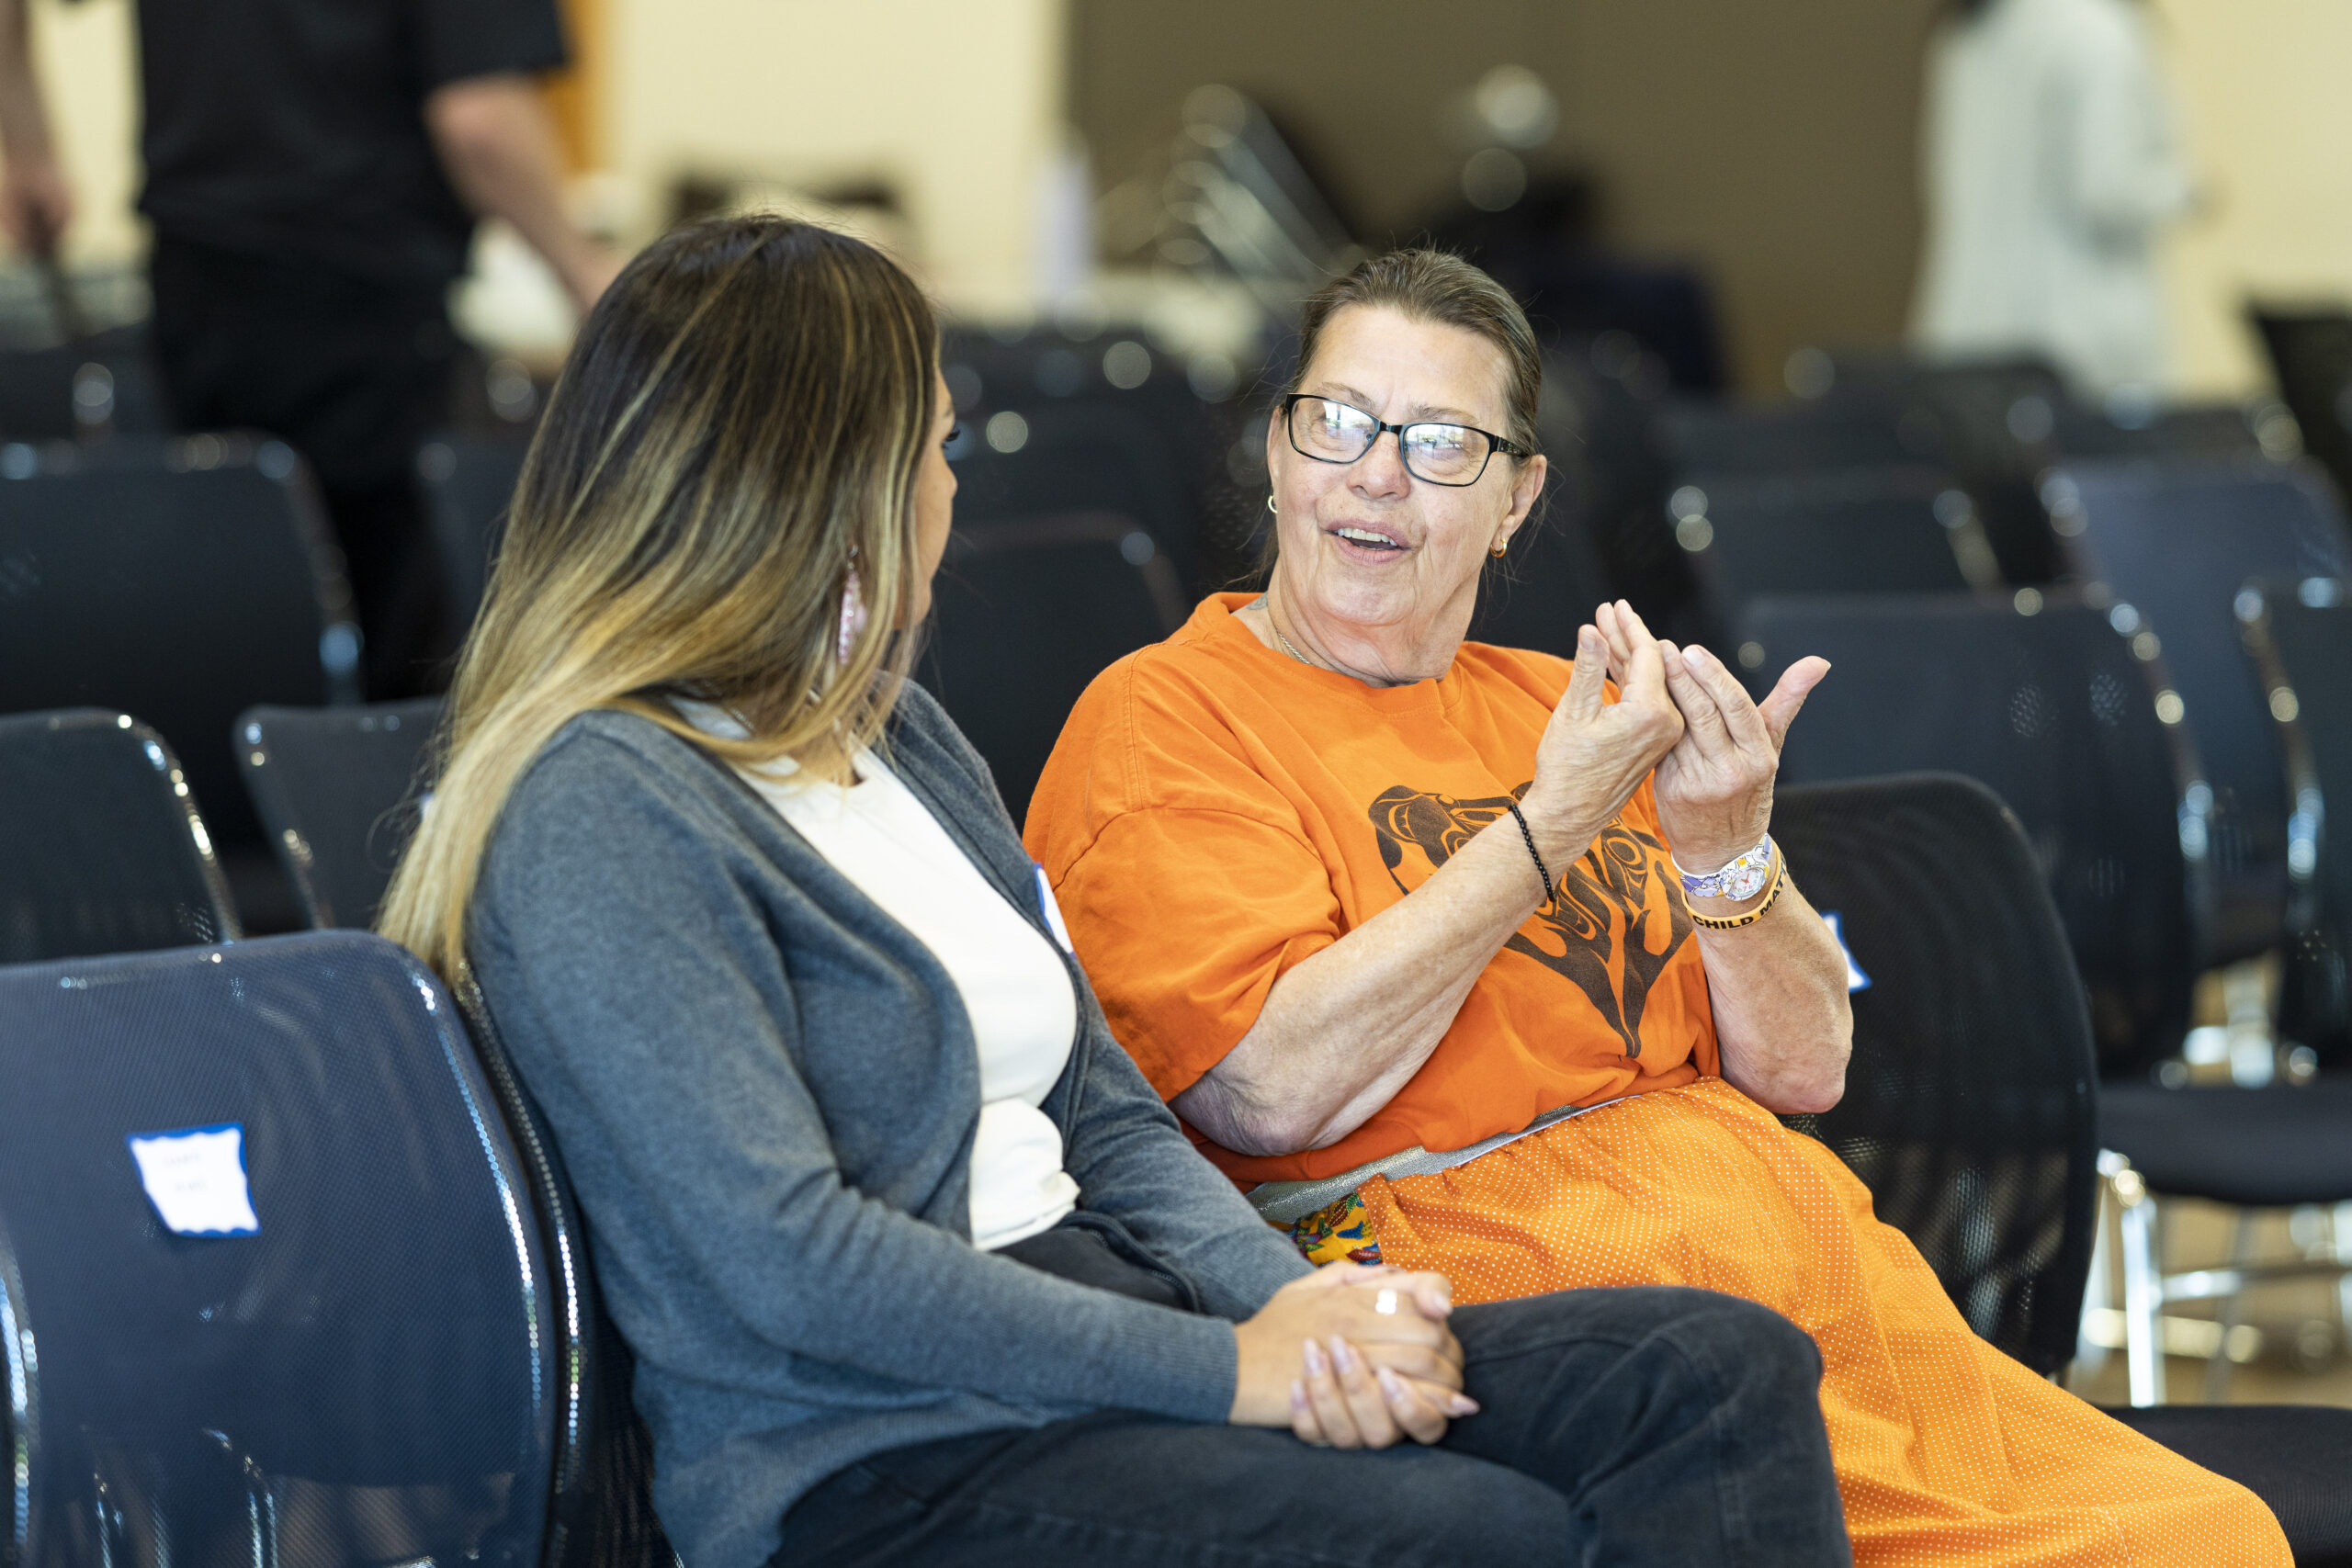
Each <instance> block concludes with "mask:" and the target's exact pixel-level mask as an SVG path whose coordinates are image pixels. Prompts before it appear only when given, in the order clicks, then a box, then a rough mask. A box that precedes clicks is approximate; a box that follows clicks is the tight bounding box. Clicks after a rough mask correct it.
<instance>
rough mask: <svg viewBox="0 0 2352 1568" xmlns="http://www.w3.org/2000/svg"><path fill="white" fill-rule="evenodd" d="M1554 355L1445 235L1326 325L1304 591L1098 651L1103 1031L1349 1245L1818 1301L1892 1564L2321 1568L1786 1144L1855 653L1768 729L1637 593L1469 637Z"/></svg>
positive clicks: (1061, 749)
mask: <svg viewBox="0 0 2352 1568" xmlns="http://www.w3.org/2000/svg"><path fill="white" fill-rule="evenodd" d="M1541 374H1542V372H1541V362H1540V359H1539V357H1538V355H1537V353H1536V349H1535V344H1534V341H1533V338H1532V333H1530V331H1529V328H1528V324H1527V321H1526V318H1525V317H1524V315H1522V314H1521V310H1520V309H1519V307H1518V305H1517V304H1516V302H1514V301H1513V300H1512V299H1510V296H1509V295H1508V294H1507V293H1505V292H1504V291H1503V290H1502V289H1501V288H1498V286H1497V285H1495V284H1494V282H1493V281H1492V280H1491V279H1489V278H1487V276H1486V275H1484V274H1483V273H1480V272H1479V271H1477V270H1476V268H1475V267H1472V266H1470V265H1468V264H1466V263H1464V262H1462V261H1460V260H1458V259H1456V258H1453V257H1450V256H1445V255H1441V254H1433V253H1430V252H1426V251H1404V252H1398V253H1395V254H1390V255H1386V256H1382V257H1378V258H1375V259H1374V260H1372V261H1369V262H1366V263H1365V264H1363V265H1362V266H1360V267H1358V268H1357V269H1356V270H1355V271H1354V272H1352V273H1351V274H1350V275H1348V276H1345V277H1343V278H1340V279H1339V280H1338V281H1336V282H1334V283H1333V284H1331V285H1329V287H1327V288H1324V289H1323V290H1322V291H1320V292H1319V293H1318V294H1317V295H1316V296H1315V297H1314V298H1312V299H1309V300H1308V301H1307V304H1306V311H1305V314H1304V318H1303V321H1302V325H1301V333H1300V355H1299V368H1298V378H1297V381H1296V383H1295V386H1294V387H1293V388H1292V389H1291V392H1290V395H1289V396H1287V397H1285V398H1283V400H1282V401H1281V403H1280V404H1279V406H1278V408H1277V409H1276V411H1275V412H1274V414H1273V417H1272V420H1271V421H1270V423H1269V425H1268V429H1267V434H1266V456H1267V461H1268V466H1269V468H1270V469H1271V471H1272V480H1273V493H1272V496H1271V497H1270V498H1269V500H1268V502H1267V504H1268V506H1269V507H1270V508H1271V509H1272V512H1273V513H1274V517H1275V523H1274V528H1273V535H1274V540H1275V548H1276V556H1275V559H1274V562H1273V566H1272V572H1271V575H1270V578H1269V581H1268V583H1267V587H1266V591H1265V592H1263V593H1262V594H1254V595H1253V594H1248V593H1227V594H1220V595H1216V596H1214V597H1212V598H1210V599H1208V600H1207V601H1205V602H1204V604H1201V606H1200V607H1199V609H1198V610H1197V611H1195V612H1194V614H1193V618H1192V620H1191V622H1190V623H1189V624H1188V625H1186V626H1184V627H1183V628H1182V630H1181V631H1179V632H1178V633H1177V634H1176V635H1175V636H1174V637H1170V639H1169V640H1168V641H1166V642H1165V643H1161V644H1159V645H1158V646H1156V647H1153V648H1149V649H1144V650H1142V651H1140V652H1138V653H1136V654H1134V655H1131V656H1130V657H1129V658H1127V659H1125V660H1121V661H1120V662H1119V663H1118V664H1115V665H1114V666H1113V667H1112V668H1111V669H1110V670H1109V671H1106V672H1104V673H1103V676H1101V677H1100V678H1099V679H1098V680H1097V681H1096V682H1094V684H1093V685H1092V686H1091V688H1090V689H1089V691H1088V692H1087V694H1086V695H1085V697H1084V698H1083V699H1082V700H1081V701H1080V704H1079V705H1078V707H1077V709H1076V710H1075V711H1074V712H1073V714H1072V715H1071V717H1070V720H1069V727H1068V728H1067V729H1066V730H1065V731H1064V733H1063V735H1062V738H1061V741H1060V743H1059V745H1058V746H1057V748H1056V750H1055V752H1054V755H1053V758H1052V761H1050V762H1049V763H1048V765H1047V767H1046V773H1045V775H1044V777H1043V779H1042V780H1041V781H1040V783H1039V784H1038V787H1037V791H1036V793H1035V796H1034V797H1033V799H1032V802H1031V806H1030V812H1029V823H1028V835H1027V838H1028V844H1029V847H1030V850H1031V852H1033V853H1034V854H1035V855H1036V856H1037V858H1038V860H1039V862H1040V863H1042V864H1043V865H1044V867H1045V868H1046V874H1047V876H1048V878H1049V880H1050V881H1051V882H1052V884H1053V886H1054V889H1055V892H1056V894H1057V897H1058V898H1059V900H1060V903H1061V907H1062V908H1063V910H1064V911H1065V914H1066V916H1067V918H1068V920H1069V928H1070V931H1071V934H1072V936H1073V939H1074V940H1075V942H1076V944H1077V948H1078V952H1079V954H1080V957H1081V958H1082V959H1083V961H1084V962H1085V964H1086V967H1087V970H1088V973H1089V974H1090V975H1091V976H1092V977H1093V980H1094V983H1095V986H1096V987H1097V989H1098V992H1099V994H1100V995H1101V997H1102V1000H1103V1008H1104V1010H1105V1012H1106V1013H1107V1015H1108V1017H1109V1021H1110V1024H1111V1028H1112V1030H1113V1032H1114V1034H1116V1035H1117V1037H1118V1038H1119V1040H1120V1041H1121V1043H1124V1044H1125V1046H1126V1048H1127V1050H1128V1051H1129V1052H1130V1054H1132V1055H1134V1056H1135V1058H1136V1061H1137V1062H1138V1063H1139V1064H1140V1065H1141V1066H1142V1067H1143V1069H1144V1072H1145V1075H1146V1076H1147V1077H1148V1078H1149V1079H1150V1080H1151V1082H1152V1084H1153V1086H1154V1087H1155V1088H1156V1089H1159V1092H1160V1093H1161V1094H1162V1095H1163V1096H1165V1097H1166V1098H1167V1099H1168V1100H1170V1103H1171V1104H1172V1105H1173V1106H1174V1108H1175V1109H1176V1110H1177V1111H1178V1112H1180V1113H1181V1115H1182V1118H1183V1120H1184V1122H1185V1123H1186V1124H1187V1128H1188V1131H1189V1132H1190V1133H1191V1134H1192V1137H1193V1141H1194V1143H1195V1144H1196V1145H1199V1146H1200V1147H1201V1148H1202V1150H1203V1151H1204V1153H1206V1154H1207V1155H1208V1156H1209V1157H1210V1158H1211V1159H1212V1160H1214V1161H1215V1162H1216V1164H1217V1165H1218V1166H1219V1167H1221V1168H1223V1169H1224V1170H1225V1171H1226V1172H1227V1175H1229V1176H1231V1177H1232V1178H1233V1179H1235V1180H1236V1181H1237V1182H1238V1183H1241V1184H1243V1185H1245V1186H1249V1187H1250V1188H1252V1189H1253V1190H1252V1193H1251V1197H1252V1201H1253V1202H1255V1204H1256V1205H1257V1207H1258V1209H1259V1211H1260V1213H1262V1214H1264V1215H1266V1216H1267V1217H1268V1218H1269V1219H1271V1220H1273V1221H1275V1222H1276V1223H1277V1224H1281V1225H1282V1226H1283V1228H1284V1229H1285V1230H1287V1231H1288V1232H1289V1234H1290V1235H1292V1237H1293V1238H1294V1240H1295V1242H1296V1244H1297V1245H1298V1246H1299V1247H1300V1248H1301V1250H1302V1251H1304V1252H1305V1253H1306V1255H1307V1256H1308V1257H1309V1258H1314V1259H1316V1260H1318V1261H1322V1260H1328V1259H1338V1258H1351V1259H1355V1260H1357V1261H1372V1260H1378V1261H1383V1262H1385V1263H1387V1264H1390V1265H1399V1266H1402V1267H1405V1268H1407V1269H1423V1270H1435V1271H1438V1272H1440V1273H1442V1274H1443V1275H1445V1276H1446V1277H1447V1278H1448V1279H1449V1280H1451V1281H1452V1283H1453V1289H1454V1292H1455V1293H1456V1295H1457V1297H1458V1298H1460V1299H1463V1300H1466V1301H1480V1302H1485V1301H1495V1300H1500V1299H1504V1298H1509V1297H1517V1296H1523V1295H1527V1294H1530V1293H1532V1292H1543V1291H1552V1290H1557V1289H1560V1288H1562V1287H1566V1286H1579V1285H1602V1284H1656V1283H1678V1284H1687V1285H1702V1286H1706V1287H1708V1288H1710V1289H1713V1290H1717V1291H1723V1292H1729V1293H1733V1294H1736V1295H1741V1296H1746V1297H1747V1298H1748V1299H1750V1300H1752V1301H1757V1302H1760V1303H1765V1304H1766V1305H1769V1306H1770V1307H1772V1308H1774V1309H1775V1310H1777V1311H1778V1312H1780V1313H1781V1314H1783V1315H1785V1316H1787V1317H1789V1318H1791V1319H1792V1320H1794V1321H1795V1322H1796V1324H1797V1325H1799V1326H1801V1327H1803V1328H1804V1329H1805V1330H1806V1331H1807V1332H1809V1333H1810V1334H1811V1335H1812V1336H1813V1337H1814V1340H1815V1343H1816V1344H1817V1345H1818V1346H1819V1347H1820V1348H1821V1352H1822V1356H1823V1359H1824V1361H1825V1363H1826V1369H1827V1371H1826V1374H1825V1377H1824V1381H1823V1383H1822V1392H1821V1400H1822V1407H1823V1411H1824V1414H1825V1416H1826V1419H1827V1425H1828V1429H1829V1435H1830V1445H1831V1451H1832V1454H1833V1456H1834V1457H1835V1460H1836V1462H1837V1466H1838V1478H1839V1483H1840V1487H1841V1490H1842V1493H1843V1495H1844V1499H1845V1506H1846V1515H1847V1524H1848V1527H1849V1530H1850V1531H1851V1533H1852V1536H1853V1542H1854V1549H1855V1558H1856V1561H1857V1562H1864V1563H1881V1564H1894V1563H1921V1564H1925V1563H1930V1562H1932V1563H1935V1564H1938V1565H1939V1568H1961V1565H1973V1564H1992V1563H2003V1564H2022V1563H2047V1564H2056V1563H2061V1562H2064V1563H2090V1562H2117V1563H2120V1562H2182V1563H2186V1562H2215V1563H2219V1562H2231V1563H2270V1564H2278V1565H2281V1568H2283V1565H2284V1564H2285V1563H2286V1562H2288V1555H2287V1548H2286V1544H2285V1542H2284V1540H2283V1539H2282V1538H2281V1537H2280V1535H2279V1533H2278V1526H2277V1524H2276V1522H2275V1521H2274V1520H2273V1519H2272V1518H2271V1517H2270V1516H2269V1514H2268V1512H2267V1510H2266V1509H2265V1508H2264V1507H2263V1506H2262V1505H2261V1503H2260V1502H2259V1501H2257V1500H2256V1498H2255V1497H2254V1496H2253V1495H2251V1494H2249V1493H2247V1492H2245V1490H2244V1489H2242V1488H2240V1487H2238V1486H2236V1485H2234V1484H2233V1483H2229V1482H2227V1481H2224V1480H2222V1479H2221V1478H2220V1477H2217V1476H2214V1475H2211V1474H2210V1473H2207V1472H2203V1471H2201V1470H2199V1469H2197V1468H2196V1467H2195V1466H2193V1465H2191V1464H2189V1463H2188V1461H2184V1460H2182V1459H2179V1458H2177V1456H2175V1455H2173V1454H2171V1453H2169V1452H2167V1451H2166V1450H2163V1449H2161V1448H2159V1447H2157V1446H2156V1445H2155V1444H2154V1443H2152V1442H2149V1441H2147V1440H2145V1439H2143V1438H2140V1437H2138V1436H2136V1435H2135V1434H2133V1433H2131V1431H2129V1430H2127V1429H2126V1428H2125V1427H2121V1426H2120V1425H2119V1424H2117V1423H2116V1422H2113V1421H2111V1420H2109V1419H2108V1418H2107V1417H2106V1416H2101V1415H2099V1414H2098V1412H2097V1411H2095V1410H2093V1409H2092V1408H2091V1407H2090V1406H2088V1405H2086V1404H2083V1403H2081V1402H2080V1401H2078V1400H2076V1399H2075V1398H2074V1397H2072V1396H2071V1395H2069V1394H2067V1393H2063V1392H2062V1391H2060V1390H2058V1389H2057V1388H2054V1387H2052V1385H2051V1384H2049V1383H2047V1382H2043V1381H2041V1379H2039V1378H2037V1377H2035V1376H2034V1375H2033V1374H2032V1373H2030V1371H2027V1370H2026V1369H2025V1368H2023V1367H2021V1366H2019V1365H2018V1364H2017V1363H2016V1362H2015V1361H2012V1360H2010V1359H2007V1358H2006V1357H2004V1356H2002V1355H2001V1354H2000V1353H1999V1352H1997V1351H1996V1350H1995V1349H1994V1348H1992V1347H1990V1346H1988V1345H1986V1344H1985V1343H1984V1342H1983V1341H1982V1340H1980V1339H1978V1338H1976V1337H1974V1336H1973V1335H1972V1334H1971V1333H1970V1332H1969V1329H1968V1327H1967V1325H1966V1324H1965V1323H1964V1322H1963V1321H1962V1318H1961V1316H1960V1314H1959V1313H1958V1312H1957V1311H1956V1310H1955V1309H1954V1308H1953V1306H1952V1304H1951V1302H1950V1301H1948V1300H1947V1299H1946V1298H1945V1296H1944V1294H1943V1292H1942V1291H1941V1290H1940V1289H1939V1286H1938V1285H1937V1282H1936V1280H1935V1277H1934V1275H1933V1274H1931V1273H1930V1272H1929V1271H1928V1268H1927V1266H1926V1264H1925V1263H1924V1262H1923V1261H1922V1260H1921V1258H1919V1255H1918V1253H1917V1251H1916V1250H1915V1249H1914V1248H1913V1247H1911V1246H1910V1244H1909V1243H1908V1242H1907V1241H1906V1240H1905V1238H1904V1237H1903V1236H1902V1235H1900V1234H1899V1233H1897V1232H1895V1231H1894V1230H1892V1229H1890V1228H1888V1227H1887V1226H1885V1225H1883V1224H1878V1223H1877V1222H1876V1221H1875V1220H1874V1219H1873V1218H1872V1217H1871V1206H1870V1194H1869V1193H1868V1191H1867V1190H1864V1189H1863V1188H1862V1186H1861V1185H1860V1183H1859V1182H1858V1181H1856V1180H1855V1179H1854V1178H1853V1177H1852V1176H1851V1175H1850V1174H1849V1172H1848V1171H1847V1170H1846V1169H1845V1168H1844V1167H1843V1166H1841V1165H1840V1164H1839V1163H1838V1159H1837V1158H1836V1156H1833V1155H1831V1154H1830V1153H1829V1152H1828V1150H1826V1148H1824V1147H1823V1146H1822V1145H1819V1144H1817V1143H1815V1142H1813V1141H1812V1140H1809V1139H1806V1138H1804V1137H1801V1136H1799V1135H1797V1134H1792V1133H1789V1132H1787V1131H1786V1130H1784V1129H1783V1128H1782V1127H1781V1124H1780V1122H1778V1121H1777V1120H1776V1119H1775V1117H1774V1115H1773V1112H1775V1111H1813V1110H1820V1109H1824V1108H1826V1107H1827V1106H1829V1105H1831V1104H1834V1103H1835V1102H1836V1100H1838V1095H1839V1094H1840V1092H1841V1090H1842V1088H1843V1081H1844V1070H1845V1064H1846V1056H1847V1050H1848V1045H1849V1037H1850V1032H1851V1030H1850V1025H1851V1018H1850V1014H1849V1010H1848V1006H1847V999H1846V974H1847V971H1846V964H1845V962H1844V958H1843V955H1842V953H1840V952H1839V950H1838V945H1837V943H1836V942H1835V940H1834V938H1833V937H1832V936H1831V934H1830V932H1829V931H1828V929H1827V927H1826V924H1825V923H1824V921H1823V920H1822V919H1820V917H1819V916H1818V915H1816V914H1815V912H1814V911H1813V909H1812V908H1810V906H1808V905H1807V904H1806V902H1805V898H1804V894H1803V893H1802V892H1800V891H1799V890H1798V888H1797V886H1796V884H1795V883H1794V882H1793V881H1792V880H1791V879H1790V877H1789V875H1788V872H1787V868H1786V867H1785V865H1784V864H1783V863H1782V862H1781V855H1780V852H1779V851H1778V849H1777V848H1776V847H1775V846H1774V844H1773V842H1772V840H1771V838H1770V835H1769V834H1768V832H1767V831H1766V829H1767V825H1768V823H1769V821H1770V815H1771V802H1772V783H1773V777H1774V774H1775V773H1776V771H1777V766H1778V758H1779V748H1780V743H1781V738H1782V736H1784V735H1785V734H1786V733H1787V730H1788V728H1789V726H1790V724H1791V723H1792V721H1793V720H1794V719H1795V717H1796V715H1797V711H1798V709H1799V707H1800V706H1801V705H1803V703H1804V698H1805V694H1807V693H1808V692H1809V691H1810V690H1811V689H1812V688H1813V686H1814V685H1815V683H1816V682H1819V681H1820V680H1821V679H1822V677H1823V676H1824V675H1826V673H1827V672H1828V666H1827V665H1826V664H1825V663H1824V662H1823V661H1821V660H1817V659H1808V660H1801V661H1799V662H1798V663H1797V664H1796V665H1795V666H1794V667H1792V669H1791V670H1790V671H1788V672H1787V673H1786V674H1784V675H1783V676H1782V677H1781V680H1780V682H1779V684H1778V685H1777V686H1776V687H1775V688H1774V689H1773V691H1772V692H1771V694H1770V695H1769V696H1767V697H1766V698H1765V700H1764V701H1763V702H1762V703H1761V704H1760V705H1758V704H1757V703H1754V702H1752V701H1750V700H1749V698H1748V696H1747V693H1746V692H1745V691H1744V690H1743V689H1742V687H1741V685H1740V683H1739V682H1738V681H1737V680H1736V679H1735V678H1734V677H1733V675H1732V674H1731V672H1730V671H1727V670H1725V669H1724V666H1723V665H1722V664H1721V663H1720V662H1719V661H1717V660H1715V659H1714V658H1713V657H1712V656H1711V655H1709V654H1707V653H1706V652H1704V651H1703V650H1702V649H1682V648H1677V647H1675V646H1673V645H1672V644H1670V643H1666V642H1661V641H1659V640H1657V638H1656V637H1652V636H1651V635H1650V633H1649V631H1648V630H1647V628H1645V626H1643V624H1642V621H1641V618H1640V617H1639V616H1638V615H1634V613H1633V611H1632V610H1631V608H1630V607H1628V606H1627V605H1625V604H1604V605H1602V606H1600V608H1599V609H1598V610H1597V611H1596V613H1595V614H1594V616H1593V620H1592V623H1591V624H1590V625H1588V626H1583V627H1581V628H1580V629H1579V632H1578V635H1577V658H1576V660H1575V662H1574V664H1573V666H1571V665H1570V664H1567V663H1565V662H1563V661H1561V660H1556V659H1553V658H1550V657H1548V656H1544V655H1540V654H1533V653H1525V652H1515V651H1512V650H1510V649H1499V648H1489V647H1485V646H1482V645H1479V644H1476V643H1471V642H1466V641H1465V640H1464V634H1465V633H1466V631H1467V629H1468V626H1469V623H1470V617H1471V612H1472V610H1473V608H1474V606H1475V604H1476V598H1477V593H1478V585H1479V579H1480V574H1481V571H1482V570H1483V569H1484V568H1485V567H1486V566H1487V563H1488V561H1489V559H1490V558H1499V557H1503V556H1505V555H1506V554H1507V553H1508V551H1509V550H1510V546H1511V543H1512V540H1513V539H1514V538H1515V537H1516V536H1518V534H1519V533H1520V531H1521V529H1522V528H1524V527H1525V526H1526V525H1527V524H1528V522H1529V519H1530V517H1531V515H1532V513H1533V510H1534V507H1535V503H1536V501H1537V498H1538V497H1539V495H1540V494H1541V493H1542V491H1543V486H1544V458H1543V457H1540V456H1538V455H1536V452H1535V446H1536V440H1535V435H1534V429H1533V425H1534V416H1535V406H1536V400H1537V394H1538V391H1539V389H1540V380H1541ZM1611 676H1613V677H1614V682H1613V683H1612V682H1611V680H1610V677H1611Z"/></svg>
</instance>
